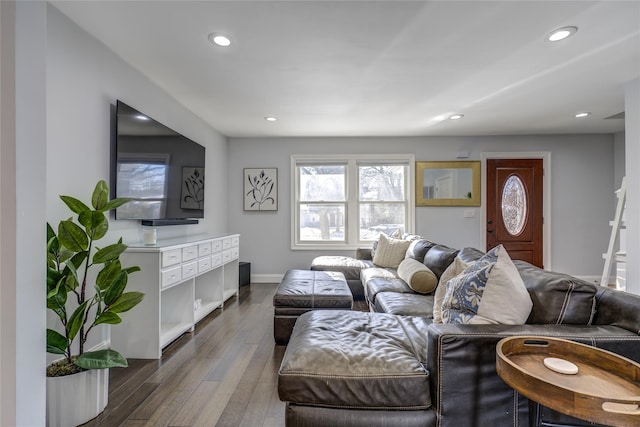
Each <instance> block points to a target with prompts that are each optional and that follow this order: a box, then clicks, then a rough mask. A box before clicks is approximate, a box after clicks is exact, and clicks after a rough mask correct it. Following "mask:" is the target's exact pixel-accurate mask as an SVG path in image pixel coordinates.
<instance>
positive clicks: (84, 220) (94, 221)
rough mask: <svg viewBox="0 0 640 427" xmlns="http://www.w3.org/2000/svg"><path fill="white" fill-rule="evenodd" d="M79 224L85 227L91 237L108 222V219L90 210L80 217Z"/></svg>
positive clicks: (100, 213)
mask: <svg viewBox="0 0 640 427" xmlns="http://www.w3.org/2000/svg"><path fill="white" fill-rule="evenodd" d="M78 222H79V223H80V224H82V225H83V226H84V228H85V229H86V230H87V234H89V235H90V236H91V235H92V234H94V233H93V230H95V229H97V228H98V227H100V225H102V224H104V223H105V222H107V217H105V216H104V214H103V213H102V212H99V211H91V210H89V211H85V212H82V213H81V214H80V215H78Z"/></svg>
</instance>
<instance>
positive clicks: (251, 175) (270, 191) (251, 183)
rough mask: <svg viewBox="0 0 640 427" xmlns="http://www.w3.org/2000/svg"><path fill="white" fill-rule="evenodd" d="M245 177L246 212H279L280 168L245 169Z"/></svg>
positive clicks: (244, 196)
mask: <svg viewBox="0 0 640 427" xmlns="http://www.w3.org/2000/svg"><path fill="white" fill-rule="evenodd" d="M243 177H244V180H243V182H244V185H243V189H244V191H243V203H244V210H245V211H260V212H268V211H277V210H278V168H245V169H244V173H243Z"/></svg>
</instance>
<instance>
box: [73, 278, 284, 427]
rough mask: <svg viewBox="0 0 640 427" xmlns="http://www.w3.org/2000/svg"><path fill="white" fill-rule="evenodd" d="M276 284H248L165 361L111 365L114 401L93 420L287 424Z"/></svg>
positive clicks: (177, 344)
mask: <svg viewBox="0 0 640 427" xmlns="http://www.w3.org/2000/svg"><path fill="white" fill-rule="evenodd" d="M276 287H277V285H276V284H254V285H251V286H244V287H242V288H240V292H239V295H238V296H237V297H232V298H231V299H229V300H228V301H227V302H226V303H225V306H224V308H223V309H222V310H220V309H218V310H216V311H215V312H213V313H212V314H210V315H209V316H208V317H206V318H205V319H203V320H202V321H201V322H200V323H198V325H197V326H196V330H195V331H194V332H193V333H187V334H184V335H183V336H182V337H180V338H179V339H178V340H177V341H175V342H174V343H173V344H171V345H170V346H169V347H167V348H166V349H165V350H164V352H163V355H162V359H160V360H129V367H128V368H124V369H111V370H110V384H109V404H108V406H107V408H106V409H105V411H104V412H103V413H102V414H101V415H100V416H98V417H97V418H95V419H93V420H91V421H90V422H88V423H87V424H85V426H109V427H111V426H181V427H182V426H251V427H256V426H283V425H284V403H283V402H281V401H280V400H279V399H278V392H277V375H278V369H279V367H280V362H281V361H282V357H283V355H284V350H285V346H279V345H275V344H274V342H273V305H272V304H273V303H272V297H273V293H274V292H275V289H276Z"/></svg>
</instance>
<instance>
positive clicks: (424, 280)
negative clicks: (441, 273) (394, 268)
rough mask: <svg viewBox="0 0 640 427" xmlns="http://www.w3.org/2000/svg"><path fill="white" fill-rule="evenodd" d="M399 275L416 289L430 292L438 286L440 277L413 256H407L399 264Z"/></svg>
mask: <svg viewBox="0 0 640 427" xmlns="http://www.w3.org/2000/svg"><path fill="white" fill-rule="evenodd" d="M398 276H400V278H401V279H402V280H404V281H405V282H407V284H408V285H409V287H410V288H411V289H413V290H414V291H416V292H418V293H421V294H428V293H429V292H433V290H434V289H435V288H436V286H438V278H437V277H436V275H435V274H433V271H431V270H429V267H427V266H426V265H424V264H423V263H421V262H420V261H417V260H415V259H413V258H405V259H404V260H402V262H401V263H400V265H399V266H398Z"/></svg>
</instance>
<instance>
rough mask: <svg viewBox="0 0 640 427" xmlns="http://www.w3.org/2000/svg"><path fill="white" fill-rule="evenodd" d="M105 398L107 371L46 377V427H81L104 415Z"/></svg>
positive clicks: (107, 386) (107, 383) (95, 370)
mask: <svg viewBox="0 0 640 427" xmlns="http://www.w3.org/2000/svg"><path fill="white" fill-rule="evenodd" d="M108 398H109V370H108V369H91V370H89V371H83V372H80V373H78V374H73V375H67V376H64V377H47V426H49V427H71V426H77V425H80V424H84V423H86V422H87V421H89V420H91V419H93V418H95V417H97V416H98V415H99V414H100V413H101V412H102V411H104V408H105V407H106V406H107V401H108Z"/></svg>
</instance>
